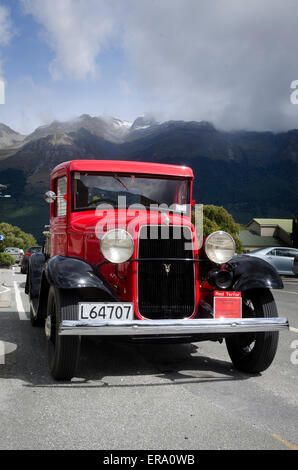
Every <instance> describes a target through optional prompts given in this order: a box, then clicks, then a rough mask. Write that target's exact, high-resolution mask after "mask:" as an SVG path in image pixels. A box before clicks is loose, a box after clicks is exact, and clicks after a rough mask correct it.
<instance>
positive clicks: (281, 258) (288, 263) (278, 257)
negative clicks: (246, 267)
mask: <svg viewBox="0 0 298 470" xmlns="http://www.w3.org/2000/svg"><path fill="white" fill-rule="evenodd" d="M246 256H256V257H257V258H262V259H264V260H265V261H267V262H268V263H270V264H271V265H272V266H273V267H274V268H275V269H276V271H277V272H278V274H284V275H287V276H294V275H296V276H298V249H297V248H290V247H289V248H287V247H280V246H278V247H269V248H261V249H260V250H254V251H251V252H250V253H246Z"/></svg>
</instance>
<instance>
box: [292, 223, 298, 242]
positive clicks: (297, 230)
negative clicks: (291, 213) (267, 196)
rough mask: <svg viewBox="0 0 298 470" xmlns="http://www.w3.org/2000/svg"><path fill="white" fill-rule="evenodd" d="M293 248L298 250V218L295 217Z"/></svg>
mask: <svg viewBox="0 0 298 470" xmlns="http://www.w3.org/2000/svg"><path fill="white" fill-rule="evenodd" d="M292 240H293V247H294V248H298V216H297V215H296V216H295V217H293V231H292Z"/></svg>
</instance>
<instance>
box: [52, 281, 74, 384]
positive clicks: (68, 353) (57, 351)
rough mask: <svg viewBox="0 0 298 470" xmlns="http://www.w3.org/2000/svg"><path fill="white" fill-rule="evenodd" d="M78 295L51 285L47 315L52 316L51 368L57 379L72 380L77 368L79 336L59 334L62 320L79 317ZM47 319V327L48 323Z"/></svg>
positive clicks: (53, 375)
mask: <svg viewBox="0 0 298 470" xmlns="http://www.w3.org/2000/svg"><path fill="white" fill-rule="evenodd" d="M77 303H78V297H77V295H76V294H75V293H74V291H67V290H61V289H57V288H55V287H53V286H51V287H50V290H49V297H48V306H47V317H49V318H50V320H51V323H50V326H51V327H50V333H49V332H48V358H49V368H50V372H51V375H52V377H53V378H54V379H55V380H64V381H67V380H71V379H72V378H73V377H74V375H75V371H76V368H77V364H78V360H79V355H80V337H79V336H60V335H59V334H58V329H59V323H60V322H61V320H75V319H77ZM48 323H49V322H48V318H47V320H46V327H47V324H48Z"/></svg>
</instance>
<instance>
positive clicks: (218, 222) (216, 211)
mask: <svg viewBox="0 0 298 470" xmlns="http://www.w3.org/2000/svg"><path fill="white" fill-rule="evenodd" d="M217 230H224V231H225V232H227V233H230V234H231V235H232V237H233V238H234V240H235V243H236V251H237V253H240V252H242V249H243V247H242V243H241V240H240V238H239V236H238V235H239V231H240V225H239V224H237V223H236V222H235V220H234V219H233V216H232V215H231V214H230V213H229V212H228V211H227V210H226V209H225V208H224V207H219V206H214V205H204V210H203V232H204V237H206V236H207V235H209V234H210V233H212V232H216V231H217Z"/></svg>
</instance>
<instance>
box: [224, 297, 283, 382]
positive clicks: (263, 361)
mask: <svg viewBox="0 0 298 470" xmlns="http://www.w3.org/2000/svg"><path fill="white" fill-rule="evenodd" d="M242 316H243V318H255V317H262V318H269V317H277V316H278V313H277V309H276V304H275V301H274V298H273V296H272V294H271V292H270V290H269V289H255V290H251V291H247V292H244V293H243V295H242ZM226 345H227V349H228V353H229V356H230V358H231V360H232V362H233V364H234V366H235V368H236V369H238V370H240V371H243V372H247V373H253V374H256V373H259V372H262V371H264V370H266V369H267V368H268V367H269V366H270V364H271V363H272V361H273V359H274V357H275V354H276V350H277V345H278V332H275V331H274V332H260V333H241V334H236V335H232V336H230V337H228V338H226Z"/></svg>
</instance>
